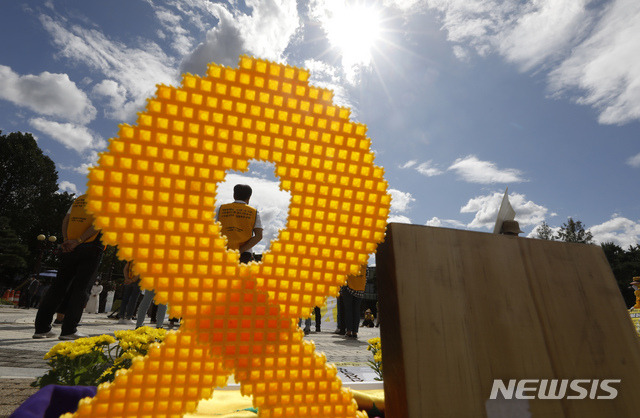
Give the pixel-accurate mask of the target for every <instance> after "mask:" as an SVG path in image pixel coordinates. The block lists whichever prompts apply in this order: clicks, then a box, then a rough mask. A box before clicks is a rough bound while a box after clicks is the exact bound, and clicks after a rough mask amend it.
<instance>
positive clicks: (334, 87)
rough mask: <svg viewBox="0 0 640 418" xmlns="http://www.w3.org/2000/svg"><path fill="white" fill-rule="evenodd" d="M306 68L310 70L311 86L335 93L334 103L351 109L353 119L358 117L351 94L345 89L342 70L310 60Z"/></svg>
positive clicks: (305, 64)
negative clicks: (350, 98) (351, 100)
mask: <svg viewBox="0 0 640 418" xmlns="http://www.w3.org/2000/svg"><path fill="white" fill-rule="evenodd" d="M304 68H306V69H307V70H309V84H312V85H314V86H317V87H321V88H323V89H327V90H331V91H332V92H333V103H335V104H336V105H338V106H343V107H348V108H350V109H351V119H352V120H353V119H354V118H355V117H357V109H356V108H355V106H354V104H353V103H351V102H350V101H349V98H348V97H349V93H348V92H347V90H346V89H345V79H344V74H343V73H342V70H341V69H340V68H338V67H334V66H333V65H330V64H327V63H326V62H323V61H319V60H315V59H309V60H306V61H305V62H304Z"/></svg>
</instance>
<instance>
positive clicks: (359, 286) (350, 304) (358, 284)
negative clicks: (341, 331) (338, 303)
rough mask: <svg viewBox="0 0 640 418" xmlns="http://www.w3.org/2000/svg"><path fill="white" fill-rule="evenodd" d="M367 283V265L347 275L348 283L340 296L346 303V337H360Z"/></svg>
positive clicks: (341, 290) (343, 287)
mask: <svg viewBox="0 0 640 418" xmlns="http://www.w3.org/2000/svg"><path fill="white" fill-rule="evenodd" d="M366 284H367V265H366V264H364V265H362V266H361V267H360V272H359V273H358V274H355V275H349V276H347V285H346V286H342V288H341V289H340V296H341V297H342V303H343V304H344V322H345V328H346V334H345V337H347V338H354V339H357V338H358V328H359V325H360V305H361V304H362V298H363V296H364V289H365V286H366Z"/></svg>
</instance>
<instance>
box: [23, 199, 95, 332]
mask: <svg viewBox="0 0 640 418" xmlns="http://www.w3.org/2000/svg"><path fill="white" fill-rule="evenodd" d="M86 205H87V195H86V194H83V195H81V196H79V197H78V198H76V200H75V201H74V202H73V204H72V205H71V207H70V208H69V211H68V212H67V214H66V215H65V217H64V219H63V220H62V236H63V238H64V240H63V242H62V245H61V248H62V254H61V256H60V266H59V268H58V274H57V276H56V278H55V280H54V281H53V283H52V285H51V287H49V290H47V293H46V294H45V295H44V297H43V299H42V302H41V303H40V307H39V309H38V313H37V314H36V320H35V328H36V332H35V334H33V338H51V337H54V336H55V335H56V333H54V332H53V331H51V321H52V320H53V315H54V314H55V313H56V310H57V309H58V308H59V306H60V305H61V303H62V302H63V301H64V300H65V296H66V297H67V300H68V302H67V305H66V308H65V312H64V319H63V321H62V330H61V333H60V337H59V339H60V340H75V339H77V338H82V337H86V335H84V334H82V333H80V332H78V329H77V327H78V323H79V322H80V318H81V317H82V311H83V309H84V306H85V304H86V303H87V298H88V290H89V286H90V284H91V283H92V282H93V280H92V278H93V276H94V274H95V272H96V270H97V268H98V265H99V264H100V260H101V258H102V252H103V250H104V248H103V246H102V243H101V242H100V233H99V232H98V231H97V230H96V229H95V228H94V227H93V216H92V215H90V214H89V213H87V211H86V210H85V207H86Z"/></svg>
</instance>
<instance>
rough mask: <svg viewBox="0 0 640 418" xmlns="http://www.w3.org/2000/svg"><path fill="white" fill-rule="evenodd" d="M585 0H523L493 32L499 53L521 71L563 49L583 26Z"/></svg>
mask: <svg viewBox="0 0 640 418" xmlns="http://www.w3.org/2000/svg"><path fill="white" fill-rule="evenodd" d="M587 3H588V1H587V0H568V1H537V2H531V3H527V4H526V5H525V6H524V7H523V8H522V9H521V14H519V15H518V16H517V19H515V20H513V21H512V22H510V24H509V25H508V28H507V30H506V31H505V32H503V33H499V34H496V39H495V42H496V43H497V45H498V49H499V50H500V52H501V53H502V54H503V55H504V56H505V57H506V58H507V59H508V60H509V61H512V62H515V63H518V64H520V66H521V68H522V69H523V70H530V69H532V68H534V67H537V66H539V65H541V64H542V63H543V62H544V61H545V60H546V59H549V58H553V57H554V55H555V54H557V53H559V52H561V51H563V50H564V49H566V48H567V46H568V45H570V44H571V42H572V40H574V39H575V38H576V37H577V36H579V35H580V33H581V32H582V30H583V28H584V27H585V26H587V23H588V20H589V14H588V12H587V10H586V5H587Z"/></svg>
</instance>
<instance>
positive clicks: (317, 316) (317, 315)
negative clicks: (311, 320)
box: [313, 306, 322, 332]
mask: <svg viewBox="0 0 640 418" xmlns="http://www.w3.org/2000/svg"><path fill="white" fill-rule="evenodd" d="M313 316H314V317H315V319H316V332H320V324H321V323H322V316H320V307H319V306H316V307H314V308H313Z"/></svg>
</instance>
